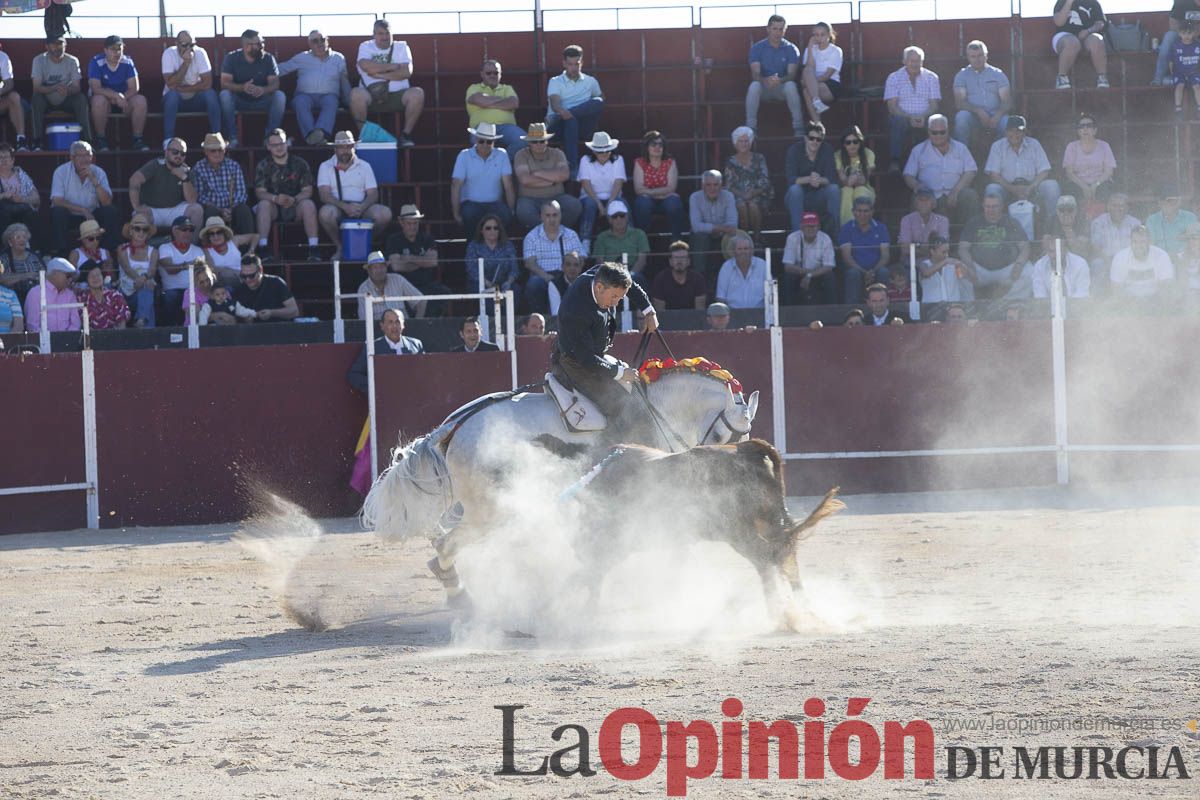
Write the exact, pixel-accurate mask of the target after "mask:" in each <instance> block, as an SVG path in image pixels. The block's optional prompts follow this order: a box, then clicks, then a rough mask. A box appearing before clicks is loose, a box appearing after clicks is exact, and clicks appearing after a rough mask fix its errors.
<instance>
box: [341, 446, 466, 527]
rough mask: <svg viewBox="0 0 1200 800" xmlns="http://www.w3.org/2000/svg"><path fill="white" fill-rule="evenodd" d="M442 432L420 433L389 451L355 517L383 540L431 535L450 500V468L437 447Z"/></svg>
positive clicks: (450, 502) (452, 492)
mask: <svg viewBox="0 0 1200 800" xmlns="http://www.w3.org/2000/svg"><path fill="white" fill-rule="evenodd" d="M441 433H442V431H441V429H440V428H439V429H438V430H435V431H433V432H432V433H429V434H426V435H425V436H421V437H419V438H417V439H414V440H413V441H411V442H409V443H408V444H407V445H405V446H403V447H398V448H396V449H395V450H393V451H392V464H391V466H389V467H388V468H387V469H386V470H384V471H383V473H382V474H381V475H380V476H379V479H378V480H376V481H375V484H374V485H373V486H372V487H371V491H370V492H369V493H368V494H367V499H366V500H365V501H363V507H362V511H361V512H360V514H359V519H360V520H361V522H362V525H363V527H364V528H367V529H370V530H374V531H375V532H376V533H377V534H378V535H379V536H380V537H381V538H383V539H387V540H394V539H406V538H408V537H410V536H418V535H424V536H429V537H433V536H436V535H437V534H438V532H439V528H438V523H439V522H440V521H441V520H442V516H443V514H445V513H446V511H447V509H449V508H450V507H451V505H452V504H453V503H454V484H453V481H452V480H451V478H450V469H449V467H448V466H447V465H446V458H445V456H444V455H443V454H442V449H441V447H439V446H438V445H439V442H440V441H441V438H442V437H441V435H440V434H441Z"/></svg>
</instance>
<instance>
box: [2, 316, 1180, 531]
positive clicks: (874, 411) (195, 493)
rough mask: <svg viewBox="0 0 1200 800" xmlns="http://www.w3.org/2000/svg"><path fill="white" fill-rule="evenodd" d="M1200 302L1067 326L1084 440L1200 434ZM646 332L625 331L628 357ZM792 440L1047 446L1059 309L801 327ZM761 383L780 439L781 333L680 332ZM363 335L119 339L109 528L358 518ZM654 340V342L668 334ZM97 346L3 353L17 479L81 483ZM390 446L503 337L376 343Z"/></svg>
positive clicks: (968, 464)
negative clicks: (1030, 316) (171, 345)
mask: <svg viewBox="0 0 1200 800" xmlns="http://www.w3.org/2000/svg"><path fill="white" fill-rule="evenodd" d="M1198 339H1200V319H1144V320H1140V319H1121V320H1111V319H1110V320H1072V321H1070V322H1069V323H1068V324H1067V326H1066V353H1067V365H1068V371H1067V413H1068V419H1069V435H1070V441H1071V443H1072V444H1079V445H1086V444H1152V443H1176V444H1200V404H1197V403H1196V401H1195V398H1196V397H1198V396H1200V369H1197V368H1196V366H1195V358H1194V354H1193V351H1192V347H1193V346H1194V343H1195V342H1196V341H1197V340H1198ZM638 341H639V338H638V336H637V335H636V334H625V335H622V336H621V337H619V340H618V342H617V347H616V352H617V354H618V355H619V356H620V357H622V358H624V359H626V360H630V359H632V357H633V354H634V351H635V349H636V347H637V344H638ZM783 341H784V353H785V364H784V380H785V389H786V398H787V403H788V415H787V416H788V431H787V433H788V449H789V450H790V451H791V452H793V453H803V452H809V453H814V452H834V451H856V450H863V451H879V450H912V449H944V448H972V447H993V446H999V447H1006V446H1008V447H1014V446H1028V445H1051V444H1053V442H1054V417H1053V409H1054V404H1053V389H1052V379H1051V377H1052V376H1051V336H1050V325H1049V323H1048V322H1045V321H1030V322H1023V323H980V324H979V325H976V326H970V327H968V326H950V325H927V326H915V325H914V326H905V327H903V328H899V329H897V328H889V329H887V330H874V329H865V328H864V329H843V328H830V329H824V330H821V331H809V330H807V329H786V330H785V331H784V337H783ZM551 342H552V339H551V338H550V337H546V338H533V337H522V338H521V339H520V340H519V343H518V366H519V371H518V377H519V380H520V381H521V382H522V383H526V382H532V381H535V380H538V379H540V378H541V376H542V375H543V374H544V372H545V370H546V367H547V364H548V354H549V350H550V346H551ZM670 343H671V346H672V348H673V349H674V350H675V352H676V355H678V356H680V357H685V356H690V355H704V356H707V357H709V358H711V359H713V360H715V361H718V362H720V363H721V364H723V365H725V366H726V367H728V368H729V369H730V370H731V371H732V372H733V373H734V374H735V375H736V376H737V377H738V378H739V379H740V380H741V381H742V383H743V384H744V385H745V387H746V390H747V392H749V391H753V390H755V389H757V390H759V391H760V393H761V395H760V396H761V399H762V402H761V404H760V407H759V413H758V418H757V420H756V421H755V426H754V433H755V435H757V436H760V437H762V438H765V439H768V440H771V439H773V431H772V426H771V422H772V413H771V389H772V387H771V369H770V333H769V332H768V331H765V330H756V331H737V332H725V333H711V332H696V333H688V334H685V333H672V334H671V336H670ZM360 347H361V345H357V344H346V345H331V344H329V345H300V346H272V347H236V348H212V349H207V350H193V351H189V350H170V351H166V350H163V351H109V352H98V353H96V355H95V358H96V390H97V402H96V406H97V408H96V410H97V422H98V432H97V442H98V461H99V475H100V503H101V505H100V508H101V524H102V525H103V526H105V527H119V526H124V525H173V524H187V523H201V522H218V521H227V520H237V519H242V518H244V517H246V516H247V515H248V514H250V513H252V512H254V511H255V510H257V509H258V508H259V507H260V505H261V503H260V500H261V498H262V496H263V492H264V491H275V492H277V493H279V494H280V495H282V496H283V497H285V498H287V499H289V500H293V501H295V502H297V503H299V504H300V505H301V506H302V507H303V508H304V509H305V510H306V511H308V512H309V513H311V514H314V515H348V514H352V513H353V512H354V511H355V510H356V509H357V507H358V503H359V498H358V496H357V495H356V494H355V493H354V492H353V491H352V490H350V489H349V487H348V486H347V481H348V479H349V475H350V470H351V465H352V463H351V462H352V457H353V454H352V450H353V446H354V444H355V442H356V440H357V437H358V434H359V432H360V430H361V428H362V423H363V420H364V419H365V418H366V413H367V403H366V398H365V397H363V396H362V395H360V394H358V393H356V392H354V391H353V390H352V389H350V387H349V385H348V384H347V383H346V379H345V375H346V370H347V369H348V368H349V366H350V364H351V363H352V362H353V361H354V359H355V357H356V356H357V355H358V352H359V348H360ZM651 353H652V354H654V355H658V354H659V350H658V349H657V346H655V347H654V348H652V349H651ZM80 362H81V357H80V356H79V355H78V354H64V355H55V356H48V357H41V356H39V357H27V358H24V359H22V358H19V357H15V356H3V357H0V386H2V387H4V389H5V397H6V406H7V409H8V420H7V423H6V426H5V428H4V431H5V433H4V439H3V441H4V444H5V446H6V448H5V449H6V455H7V458H6V459H4V460H3V461H0V486H24V485H35V484H55V483H74V482H79V481H82V480H83V479H84V463H83V444H82V437H83V430H82V417H83V414H82V405H81V393H82V381H81V376H80V369H81V366H80ZM377 366H378V373H377V379H378V392H379V395H378V396H379V398H380V402H379V407H378V411H379V420H380V436H379V440H380V447H381V463H386V451H387V450H388V449H390V447H391V446H392V445H393V444H394V443H395V442H396V441H397V439H398V437H399V435H400V434H401V432H403V434H404V435H405V436H406V437H411V436H415V435H418V434H421V433H424V432H426V431H428V430H430V429H432V428H433V427H435V426H436V425H437V424H438V423H440V422H441V421H442V419H443V418H444V417H445V416H446V415H447V414H448V413H449V412H450V411H452V410H453V409H455V408H456V407H458V406H459V405H461V404H463V403H465V402H468V401H469V400H471V399H473V398H475V397H477V396H479V395H482V394H486V393H488V392H493V391H499V390H504V389H507V388H509V386H510V372H509V370H510V366H509V356H508V355H507V354H505V353H480V354H475V355H472V356H463V355H461V354H431V355H427V356H414V357H404V358H381V359H379V360H378V361H377ZM1054 467H1055V459H1054V454H1053V453H1038V454H1011V455H1007V454H1006V455H998V456H997V455H990V456H959V455H953V456H941V457H937V458H934V457H916V458H912V457H909V458H875V459H825V460H820V461H795V460H793V461H791V462H789V481H790V488H791V491H792V492H793V493H796V494H802V493H805V494H806V493H816V492H820V491H824V489H825V488H827V487H828V486H830V485H832V484H840V485H842V486H843V488H844V490H845V491H847V492H861V491H903V490H924V489H952V488H978V487H992V486H1004V485H1037V484H1046V483H1051V482H1053V481H1054V477H1055V472H1054ZM1071 470H1072V480H1073V481H1074V480H1081V481H1086V480H1120V479H1128V478H1147V477H1168V476H1169V477H1180V476H1191V477H1195V476H1197V475H1200V457H1197V456H1196V455H1194V454H1139V453H1126V454H1117V455H1114V454H1108V453H1101V454H1091V453H1075V454H1072V456H1071ZM84 522H85V502H84V494H83V492H71V493H63V494H52V495H40V496H31V497H0V533H12V532H16V531H27V530H49V529H60V528H72V527H80V526H82V525H83V524H84Z"/></svg>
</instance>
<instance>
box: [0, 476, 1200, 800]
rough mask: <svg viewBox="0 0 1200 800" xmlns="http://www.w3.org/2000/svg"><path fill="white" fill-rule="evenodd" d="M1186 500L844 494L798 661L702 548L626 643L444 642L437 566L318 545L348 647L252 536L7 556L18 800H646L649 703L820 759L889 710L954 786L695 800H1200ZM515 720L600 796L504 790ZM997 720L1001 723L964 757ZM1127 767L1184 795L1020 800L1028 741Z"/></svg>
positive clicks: (1197, 643) (705, 792) (539, 750)
mask: <svg viewBox="0 0 1200 800" xmlns="http://www.w3.org/2000/svg"><path fill="white" fill-rule="evenodd" d="M1196 497H1197V495H1196V494H1194V493H1192V492H1189V491H1187V490H1186V489H1184V488H1183V487H1175V488H1173V489H1162V488H1161V487H1159V488H1158V489H1156V490H1155V491H1153V492H1151V493H1139V492H1138V490H1137V489H1136V487H1122V488H1120V489H1119V490H1115V491H1114V490H1113V489H1111V488H1105V489H1103V490H1093V491H1090V492H1083V491H1074V492H1070V493H1064V492H1058V491H1055V490H1039V491H1035V492H1026V493H1015V492H996V493H987V494H983V493H945V494H937V495H932V494H930V495H900V496H870V497H848V498H846V500H847V503H848V504H849V506H850V508H849V510H848V511H847V512H845V513H843V514H842V515H840V516H838V517H835V518H834V519H833V520H831V521H829V522H828V523H826V524H825V525H824V526H823V527H822V528H821V529H820V530H819V531H818V533H817V534H816V536H815V537H814V538H813V539H811V540H810V541H809V542H807V543H806V544H805V546H804V549H803V551H802V562H803V571H804V574H805V575H806V596H807V602H808V605H809V607H810V610H811V612H812V615H813V630H812V632H810V633H807V634H804V635H782V634H776V633H773V632H770V631H767V630H765V629H764V620H763V615H762V609H761V607H760V606H761V599H760V592H759V589H758V585H757V581H756V580H755V579H754V577H753V575H752V574H750V573H749V572H748V570H747V568H746V567H745V565H743V564H741V563H739V562H738V560H737V559H736V557H735V556H733V554H732V553H731V552H730V551H728V550H727V549H724V548H723V547H718V546H711V545H710V546H699V547H697V548H694V549H693V551H692V553H691V555H689V556H687V557H686V558H676V559H673V560H670V561H668V562H665V563H666V564H668V566H659V567H658V568H656V569H655V570H653V574H646V573H644V572H638V571H637V570H636V568H635V567H632V566H631V567H630V570H631V575H630V576H627V579H628V580H629V581H630V582H631V583H630V584H629V585H630V586H633V585H635V584H636V585H641V586H642V588H644V587H645V586H646V585H649V586H652V587H654V588H655V591H652V592H650V593H648V594H647V593H646V592H633V591H632V590H629V589H628V588H622V587H621V586H620V585H619V582H618V585H617V586H615V587H610V589H609V590H608V593H607V596H608V602H609V603H610V604H611V609H612V610H611V612H610V615H609V616H610V618H611V620H612V625H611V627H610V629H609V630H608V631H607V632H601V631H597V630H596V629H595V628H594V626H591V625H586V626H581V629H573V628H572V625H571V624H570V619H569V618H566V619H564V618H563V617H561V616H556V615H555V613H554V611H555V609H556V608H557V607H558V603H557V599H556V597H554V596H545V595H544V594H539V589H538V588H537V587H534V588H532V589H530V588H528V587H526V592H527V594H529V597H527V598H526V599H527V600H529V601H530V602H528V603H526V604H525V605H524V606H522V607H521V608H519V609H517V610H515V611H512V614H511V615H510V617H511V618H509V617H506V616H505V613H507V612H505V611H504V609H502V608H499V607H498V609H493V611H494V612H495V615H494V617H493V618H492V619H491V621H490V622H487V623H480V624H476V625H472V626H456V625H455V624H454V620H453V617H452V616H451V615H450V614H449V612H447V611H444V610H442V608H441V589H440V586H439V585H438V584H437V583H436V582H435V581H434V580H433V579H432V577H431V576H430V575H429V574H428V573H427V571H426V569H425V566H424V565H425V561H426V559H427V558H428V556H429V552H428V549H427V546H426V545H424V544H423V543H419V542H409V543H406V544H404V545H390V546H389V545H384V544H382V543H380V542H378V541H376V540H375V538H374V537H373V536H372V535H370V534H366V533H361V532H358V531H357V526H356V523H355V522H354V521H352V520H336V521H327V522H324V523H322V526H323V527H324V528H325V529H326V530H327V531H329V532H330V533H332V534H334V535H330V536H326V537H323V539H322V540H321V541H320V542H319V543H318V545H317V547H316V548H315V549H314V550H313V551H312V552H311V553H309V554H308V556H307V558H306V559H305V560H304V561H303V563H302V564H301V565H300V566H299V568H298V569H297V570H296V571H295V572H294V573H293V574H292V575H291V578H290V580H289V584H288V588H287V592H288V593H289V594H290V596H291V597H292V599H293V602H300V603H308V604H310V605H311V606H312V607H314V608H318V609H319V610H320V613H321V614H322V616H323V617H324V618H326V619H327V620H329V621H330V622H331V623H332V625H333V627H332V628H331V629H330V630H328V631H326V632H324V633H310V632H308V631H306V630H303V629H301V628H299V627H298V626H297V625H296V624H295V623H294V622H293V621H292V620H291V619H289V618H288V617H287V616H286V615H285V614H283V613H282V612H281V607H280V603H279V592H278V586H277V584H276V583H275V582H274V581H275V580H276V577H277V576H276V575H275V574H274V573H273V572H272V570H271V569H269V568H267V567H265V566H264V564H263V563H261V562H260V561H259V560H257V559H255V558H254V557H253V556H252V555H250V554H249V553H247V552H246V551H245V550H244V549H243V548H241V547H240V546H239V545H238V544H237V543H235V542H234V541H233V540H232V539H231V535H232V534H233V532H234V531H235V530H236V526H209V527H199V528H171V529H138V530H127V531H106V532H99V533H90V532H87V531H67V532H62V533H51V534H37V535H19V536H8V537H4V538H0V602H2V603H3V608H4V611H5V613H6V614H7V618H8V620H9V622H8V625H7V626H6V628H5V630H4V632H3V635H0V656H2V659H0V797H2V798H47V797H80V798H92V797H95V798H120V800H134V799H135V798H154V800H161V798H173V799H178V800H184V799H186V798H204V799H205V800H207V799H208V798H275V797H278V798H288V799H289V800H300V798H303V799H304V800H324V798H349V797H368V796H372V797H387V798H458V797H538V798H564V797H589V796H592V795H613V796H618V797H625V796H633V795H639V796H643V795H644V796H650V797H663V796H665V795H666V784H665V765H660V766H659V768H658V769H657V771H655V772H654V774H652V775H651V776H650V777H649V778H647V779H645V780H641V781H637V782H623V781H618V780H616V779H615V778H613V777H611V776H610V775H608V774H607V773H606V772H604V770H603V769H602V767H601V765H600V763H599V757H598V755H597V742H598V732H599V730H600V726H601V723H602V722H603V720H604V718H605V716H606V715H607V714H608V713H609V712H611V711H613V710H614V709H616V708H618V707H621V706H640V707H642V708H645V709H647V710H648V711H650V712H651V713H653V714H654V715H655V716H656V717H657V718H658V719H659V720H660V721H663V722H665V721H667V720H682V721H685V722H686V721H690V720H693V719H696V720H708V721H710V722H713V723H717V724H718V729H719V727H720V726H719V723H720V722H722V721H723V720H725V717H724V716H723V715H722V713H721V701H722V700H723V699H724V698H726V697H729V696H736V697H738V698H740V699H741V700H742V702H743V703H744V706H745V718H746V719H747V720H750V719H754V720H766V721H773V720H776V719H783V718H790V719H792V720H794V721H796V722H798V723H799V722H802V721H803V720H804V719H805V717H804V712H803V705H804V701H805V700H806V699H807V698H809V697H818V698H821V699H823V700H824V701H825V702H826V704H827V706H828V710H827V712H826V713H825V715H824V719H825V721H826V736H828V730H829V729H831V728H832V727H833V726H834V725H836V724H838V723H839V722H841V721H843V720H845V719H846V716H845V714H846V698H847V697H869V698H872V699H871V703H870V705H869V706H868V708H867V710H866V711H865V712H864V714H863V717H862V718H863V719H866V720H867V721H869V722H871V723H872V724H873V725H874V726H875V728H876V729H877V730H880V731H882V730H883V721H885V720H898V721H901V722H906V721H908V720H912V719H925V720H928V721H930V722H931V723H932V724H933V726H934V730H935V735H936V746H937V750H936V777H935V778H934V779H933V780H931V781H924V780H915V779H913V778H911V777H910V778H908V779H906V780H900V781H894V780H893V781H885V780H883V779H882V771H883V770H882V767H880V768H879V770H877V771H876V774H875V775H874V776H873V777H871V778H869V779H867V780H865V781H859V782H855V781H846V780H842V779H839V778H837V777H835V776H834V775H833V774H832V772H831V771H829V769H828V767H827V771H826V778H825V779H824V780H823V781H802V782H799V783H798V782H797V781H787V780H785V781H780V780H776V779H772V780H765V781H764V780H756V781H749V780H722V779H719V778H716V777H713V778H710V779H707V780H693V781H692V782H690V783H689V784H688V789H689V796H691V797H701V798H704V797H780V798H783V797H788V798H796V797H822V798H824V797H838V798H842V797H845V798H861V797H884V796H906V797H911V796H923V795H927V796H930V797H955V798H957V797H989V798H990V797H1029V798H1034V797H1036V798H1058V797H1101V796H1103V797H1109V796H1116V797H1179V798H1185V797H1186V798H1195V797H1200V734H1197V733H1196V732H1194V731H1192V730H1189V729H1188V727H1187V721H1188V720H1195V719H1197V717H1200V603H1198V602H1197V600H1198V597H1200V593H1198V589H1200V533H1198V529H1197V526H1196V524H1195V520H1196V514H1197V510H1198V505H1197V504H1196V503H1197V501H1196V500H1195V498H1196ZM810 504H811V502H810V501H805V500H799V501H796V502H795V503H794V504H793V506H794V509H795V510H797V511H799V510H801V509H803V510H804V511H807V508H808V506H809V505H810ZM1139 505H1144V506H1145V507H1143V508H1137V506H1139ZM280 524H281V525H282V527H283V528H284V529H285V530H290V527H291V526H302V525H304V524H305V523H303V522H297V521H296V520H287V521H284V522H282V523H280ZM494 558H495V555H494V554H493V555H489V556H487V557H486V558H481V559H477V560H476V562H475V563H474V564H471V563H470V559H469V558H464V562H463V571H464V574H470V575H473V576H474V577H475V578H476V579H477V580H482V579H484V578H486V577H487V576H488V575H489V574H492V573H493V571H494V573H495V574H497V575H506V574H508V573H506V572H505V568H504V567H503V565H499V564H497V562H496V561H494V560H493V559H494ZM515 572H516V573H517V574H519V573H520V572H521V569H520V568H519V567H518V568H516V569H515ZM511 577H512V575H508V577H507V578H506V579H505V580H509V579H511ZM675 586H679V587H684V588H683V589H682V590H681V591H680V592H674V591H673V589H672V587H675ZM543 588H544V587H543ZM506 591H508V592H512V591H514V589H513V588H512V586H511V585H508V586H507V588H506ZM680 594H682V596H679V595H680ZM631 597H636V598H637V602H636V603H635V604H634V605H635V606H637V607H629V605H628V604H629V602H630V598H631ZM510 599H511V598H510ZM623 603H625V605H624V606H623V605H622V604H623ZM539 609H540V610H539ZM510 610H511V609H510ZM514 615H515V616H514ZM539 620H540V622H539ZM510 625H511V627H512V628H516V629H520V630H529V629H533V630H536V631H539V633H540V635H539V636H538V637H537V638H519V637H516V636H511V635H509V636H506V635H505V634H504V633H503V630H504V629H505V627H506V626H510ZM539 625H540V626H541V627H540V628H539ZM502 704H508V705H511V704H523V705H525V706H526V708H525V709H524V710H523V711H520V712H518V716H517V725H516V763H517V766H519V767H521V768H524V769H528V768H530V767H531V766H534V765H536V764H537V763H538V762H539V761H540V759H541V757H542V756H543V755H549V754H551V753H552V752H554V750H555V749H557V748H559V747H563V746H565V745H567V744H572V743H574V741H575V734H574V733H568V734H567V735H566V736H565V737H564V740H563V743H556V742H554V741H553V740H552V739H551V737H550V734H551V732H552V731H553V729H554V728H555V727H557V726H559V725H563V724H568V723H570V724H577V725H582V726H583V727H584V728H586V729H587V730H588V731H589V732H590V734H591V742H590V753H591V766H592V767H593V768H595V769H597V770H598V774H597V775H596V776H595V777H590V778H582V777H579V776H576V777H572V778H569V779H568V778H561V777H555V776H553V775H550V776H546V777H507V776H497V775H495V774H494V773H495V771H496V770H497V769H498V768H499V767H500V764H501V733H502V731H501V714H500V712H499V711H497V710H495V708H494V706H496V705H502ZM1131 718H1133V719H1135V720H1137V721H1135V722H1134V723H1133V724H1132V726H1131V727H1119V726H1120V724H1121V722H1122V720H1128V719H1131ZM989 724H998V725H1001V726H1005V727H1004V729H1003V730H991V731H987V730H984V731H980V730H964V727H967V726H978V725H981V726H985V727H986V726H988V725H989ZM1063 725H1066V726H1067V729H1065V730H1059V729H1057V728H1060V727H1062V726H1063ZM951 726H954V729H953V730H951ZM1039 726H1040V727H1041V728H1042V729H1036V728H1039ZM1085 726H1087V727H1085ZM1022 728H1024V729H1022ZM1030 728H1034V729H1032V730H1031V729H1030ZM629 730H630V731H632V729H629ZM626 741H627V742H633V741H635V740H634V739H633V738H632V734H631V733H630V734H629V735H627V737H626ZM1129 744H1137V745H1139V746H1141V747H1143V748H1146V747H1150V746H1158V747H1159V748H1160V750H1161V755H1160V765H1159V768H1160V769H1161V768H1162V762H1164V761H1165V760H1166V758H1167V755H1166V754H1167V752H1168V751H1169V749H1170V748H1171V747H1178V748H1179V751H1180V755H1181V757H1182V760H1183V762H1184V764H1185V767H1186V769H1187V771H1188V773H1189V774H1190V775H1191V776H1192V779H1190V780H1176V779H1174V777H1178V772H1174V773H1173V779H1170V780H1153V781H1150V780H1118V779H1113V780H1105V779H1101V780H1056V779H1052V780H1011V777H1012V761H1013V756H1012V749H1011V748H1012V747H1013V746H1016V745H1027V746H1030V747H1037V746H1043V745H1045V746H1057V745H1062V746H1076V745H1078V746H1084V747H1087V746H1109V747H1113V748H1120V747H1123V746H1126V745H1129ZM955 745H957V746H964V747H973V748H979V747H983V746H1004V747H1005V754H1004V755H1003V756H1002V757H1001V765H1002V766H1003V767H1006V768H1007V769H1008V772H1007V775H1006V779H1005V780H980V779H978V778H969V779H964V780H957V781H952V780H948V779H947V778H946V752H945V748H947V747H950V746H955ZM635 751H636V748H629V749H628V750H627V751H626V752H627V758H629V759H630V760H632V758H633V754H634V752H635ZM566 763H567V765H568V766H571V765H573V764H574V763H575V756H571V757H570V758H568V759H567V760H566ZM910 763H911V762H910ZM1138 763H1141V764H1143V765H1144V761H1142V762H1138ZM664 764H665V760H664ZM910 769H911V767H910ZM718 774H719V770H718ZM772 774H774V771H773V772H772Z"/></svg>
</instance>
